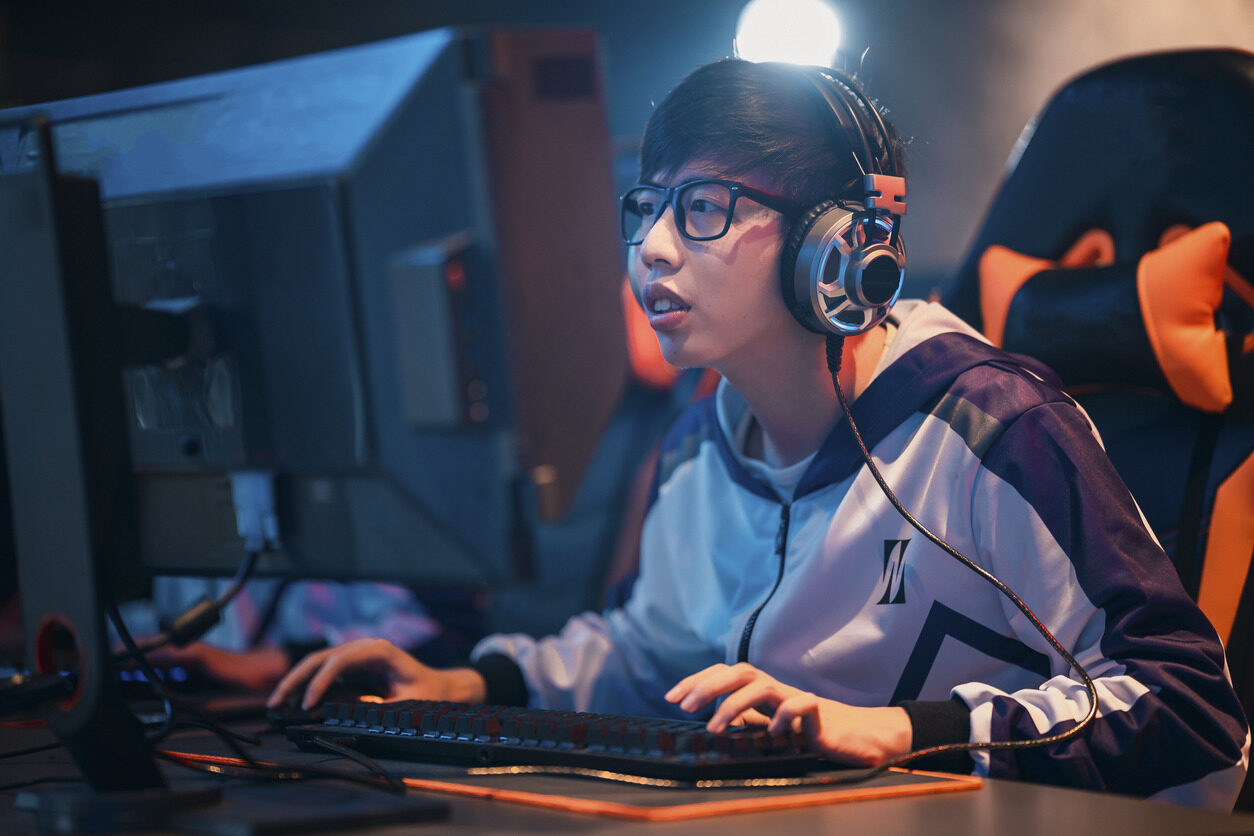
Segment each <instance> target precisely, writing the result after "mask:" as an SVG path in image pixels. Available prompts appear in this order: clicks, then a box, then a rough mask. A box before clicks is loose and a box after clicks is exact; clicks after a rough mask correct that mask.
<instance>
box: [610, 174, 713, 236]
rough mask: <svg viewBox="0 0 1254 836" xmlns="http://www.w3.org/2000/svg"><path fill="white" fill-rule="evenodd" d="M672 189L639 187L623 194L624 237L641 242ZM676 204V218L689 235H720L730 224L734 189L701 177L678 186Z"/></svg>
mask: <svg viewBox="0 0 1254 836" xmlns="http://www.w3.org/2000/svg"><path fill="white" fill-rule="evenodd" d="M669 191H670V190H669V189H659V188H657V187H655V186H637V187H635V188H634V189H632V190H631V191H629V192H627V194H626V195H624V196H623V209H622V228H623V229H622V232H623V240H624V241H626V242H627V243H629V244H639V243H641V242H642V241H644V237H645V236H646V235H648V234H649V230H650V229H652V228H653V224H654V222H656V221H657V219H658V218H659V217H661V215H662V212H663V210H664V208H665V202H666V201H667V198H668V195H667V192H669ZM673 206H674V207H675V209H676V212H675V215H676V217H675V220H676V223H677V224H682V225H680V229H681V230H682V231H683V234H684V235H685V236H687V237H688V238H693V239H698V240H709V239H711V238H717V237H719V236H720V235H722V234H723V233H725V232H726V231H727V228H728V226H730V217H731V209H732V193H731V189H729V188H728V187H727V186H725V185H723V184H721V183H712V182H707V181H701V180H698V181H696V182H693V183H685V184H684V185H682V186H680V187H678V189H677V190H676V193H675V196H674V204H673Z"/></svg>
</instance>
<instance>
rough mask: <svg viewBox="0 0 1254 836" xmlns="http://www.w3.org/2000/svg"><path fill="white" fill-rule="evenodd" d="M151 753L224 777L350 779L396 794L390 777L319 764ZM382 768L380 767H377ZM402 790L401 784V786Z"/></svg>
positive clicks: (280, 779) (356, 782)
mask: <svg viewBox="0 0 1254 836" xmlns="http://www.w3.org/2000/svg"><path fill="white" fill-rule="evenodd" d="M153 755H155V756H156V757H158V758H160V759H162V760H165V761H169V762H170V763H173V764H175V765H177V766H182V767H185V768H187V769H192V770H195V771H197V772H206V773H209V774H210V775H218V776H220V777H223V778H248V779H252V780H258V779H261V780H271V781H309V780H313V779H317V778H333V779H336V780H340V781H351V782H353V783H355V784H361V785H362V786H366V787H370V788H371V789H376V790H382V791H384V792H388V793H395V792H396V788H395V786H394V785H393V783H392V782H391V781H390V780H382V779H380V778H376V777H372V776H368V775H358V774H355V773H352V772H340V771H339V770H336V769H323V768H321V767H318V766H308V765H305V766H296V767H292V766H284V765H283V764H270V763H260V762H258V761H256V760H253V761H251V762H250V761H245V760H242V759H240V760H237V759H234V758H228V757H223V756H220V755H196V754H193V753H191V752H172V751H167V750H165V749H155V750H153ZM380 768H382V767H380ZM401 789H402V791H404V789H405V788H404V785H403V784H402V787H401Z"/></svg>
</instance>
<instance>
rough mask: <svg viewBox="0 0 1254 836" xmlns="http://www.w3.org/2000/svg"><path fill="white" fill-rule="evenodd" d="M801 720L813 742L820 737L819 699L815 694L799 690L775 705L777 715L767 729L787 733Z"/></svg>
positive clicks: (802, 726) (803, 727)
mask: <svg viewBox="0 0 1254 836" xmlns="http://www.w3.org/2000/svg"><path fill="white" fill-rule="evenodd" d="M796 721H799V722H800V724H801V728H802V729H803V730H805V732H806V734H807V736H808V737H809V738H810V740H811V742H814V741H815V740H817V739H818V732H819V700H818V697H816V696H815V695H814V694H811V693H808V692H806V691H798V692H797V693H796V694H793V695H792V696H790V697H788V699H786V700H784V701H783V702H781V703H780V704H779V705H777V706H776V707H775V715H774V716H773V717H771V724H770V726H768V727H767V731H769V732H770V733H771V734H786V733H787V732H789V731H791V730H792V729H793V725H794V722H796Z"/></svg>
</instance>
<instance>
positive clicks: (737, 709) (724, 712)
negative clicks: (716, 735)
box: [705, 675, 788, 732]
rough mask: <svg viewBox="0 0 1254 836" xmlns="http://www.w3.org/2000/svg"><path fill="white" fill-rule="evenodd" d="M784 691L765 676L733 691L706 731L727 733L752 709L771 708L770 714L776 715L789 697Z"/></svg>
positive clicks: (708, 724) (719, 708)
mask: <svg viewBox="0 0 1254 836" xmlns="http://www.w3.org/2000/svg"><path fill="white" fill-rule="evenodd" d="M782 689H783V686H781V685H780V683H779V682H777V681H775V680H774V679H771V678H770V677H768V676H765V675H764V676H762V677H760V678H758V679H756V680H754V681H753V682H751V683H749V684H748V685H746V686H744V687H743V688H739V689H737V690H735V691H733V692H732V693H731V694H729V695H728V696H727V699H725V700H723V704H722V705H720V706H719V707H718V710H717V711H715V712H714V716H713V717H711V718H710V721H709V722H708V723H706V725H705V728H706V730H707V731H711V732H721V731H725V730H726V729H727V726H728V724H730V723H731V721H732V720H734V719H736V718H737V717H739V716H740V715H742V714H744V713H745V712H746V711H748V710H750V709H760V708H769V710H770V712H771V713H774V710H775V707H776V706H777V705H779V704H780V703H781V702H783V701H784V699H785V698H786V697H787V696H788V694H786V693H784V692H783V690H782Z"/></svg>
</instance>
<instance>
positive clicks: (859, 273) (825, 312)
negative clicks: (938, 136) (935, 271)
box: [780, 67, 906, 336]
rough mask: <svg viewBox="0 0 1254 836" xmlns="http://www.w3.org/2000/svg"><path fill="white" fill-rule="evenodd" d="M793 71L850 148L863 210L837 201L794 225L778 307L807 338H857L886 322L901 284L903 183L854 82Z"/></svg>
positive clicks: (836, 74) (884, 131)
mask: <svg viewBox="0 0 1254 836" xmlns="http://www.w3.org/2000/svg"><path fill="white" fill-rule="evenodd" d="M793 69H796V70H799V71H800V72H801V74H802V76H803V77H804V78H805V79H806V82H807V83H808V84H809V85H810V86H811V87H813V88H814V90H815V92H817V93H818V95H819V96H820V97H821V99H822V101H823V103H824V104H825V105H826V107H825V110H826V112H827V113H828V114H830V120H831V124H832V125H833V127H834V130H835V132H836V133H835V134H834V136H841V137H843V138H844V139H845V141H846V143H847V144H848V146H849V150H850V153H851V154H852V155H853V159H854V163H855V165H856V166H857V168H858V170H859V172H860V174H861V176H860V177H859V178H858V179H857V181H856V185H857V187H858V192H859V196H860V200H859V202H860V203H861V204H862V205H861V207H860V208H858V209H854V208H852V207H851V206H850V205H849V202H848V200H847V199H846V196H844V195H836V196H835V199H834V200H828V201H825V202H823V203H820V204H819V205H817V206H814V207H812V208H811V209H810V210H809V211H808V212H806V213H804V214H803V215H802V216H801V218H800V219H798V221H797V222H796V223H795V224H794V225H793V228H792V230H791V231H790V233H789V236H788V240H787V241H786V242H785V244H784V249H783V253H782V256H781V260H780V268H781V273H780V282H781V289H782V291H783V293H784V301H785V303H786V304H787V305H788V307H789V310H791V311H792V313H793V315H794V316H795V317H796V318H797V320H798V321H799V322H800V323H801V324H802V325H804V326H805V327H806V328H808V329H809V330H811V331H815V332H817V333H820V334H839V335H844V336H851V335H853V334H860V333H862V332H864V331H866V330H868V329H870V328H872V327H874V326H875V325H876V324H877V323H879V322H880V321H881V320H883V319H884V317H886V316H887V315H888V311H889V308H891V307H892V305H893V303H894V302H896V301H897V297H898V295H899V294H900V293H901V288H902V283H903V282H904V280H905V269H906V251H905V244H904V242H903V241H902V240H901V236H900V226H901V216H902V215H904V214H905V213H906V182H905V178H904V177H902V176H901V173H900V169H899V167H898V165H897V158H896V155H895V154H894V153H893V150H892V149H893V143H892V137H891V135H890V134H889V132H888V126H887V125H886V124H885V123H884V120H883V118H882V117H881V116H880V114H879V111H878V110H877V109H876V108H875V105H874V104H872V102H871V100H870V99H868V98H867V96H866V94H865V93H863V92H862V90H861V89H860V88H859V87H858V84H857V82H855V81H854V80H853V79H852V78H850V77H849V76H847V75H845V74H844V73H842V72H840V71H838V70H833V69H830V68H827V67H794V68H793ZM872 122H873V123H874V124H871V123H872ZM873 145H874V147H873ZM859 151H861V156H859ZM848 185H850V186H851V185H854V184H848ZM847 187H848V186H846V187H842V192H843V191H844V189H845V188H847Z"/></svg>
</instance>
